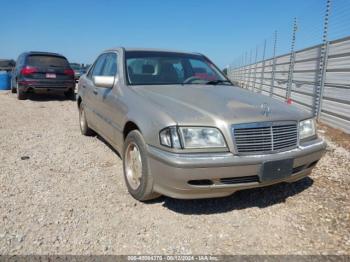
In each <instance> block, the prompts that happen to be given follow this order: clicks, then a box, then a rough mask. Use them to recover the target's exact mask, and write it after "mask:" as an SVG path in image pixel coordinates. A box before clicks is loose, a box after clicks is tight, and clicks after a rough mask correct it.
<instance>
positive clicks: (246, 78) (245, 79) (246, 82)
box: [244, 51, 248, 88]
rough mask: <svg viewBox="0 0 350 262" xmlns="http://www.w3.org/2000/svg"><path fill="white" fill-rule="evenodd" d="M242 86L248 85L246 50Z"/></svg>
mask: <svg viewBox="0 0 350 262" xmlns="http://www.w3.org/2000/svg"><path fill="white" fill-rule="evenodd" d="M244 62H245V63H244V87H245V88H247V86H248V68H247V65H248V52H247V51H246V52H245V59H244Z"/></svg>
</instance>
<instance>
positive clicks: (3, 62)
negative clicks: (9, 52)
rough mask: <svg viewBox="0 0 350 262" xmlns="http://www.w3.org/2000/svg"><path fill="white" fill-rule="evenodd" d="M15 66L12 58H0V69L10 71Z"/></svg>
mask: <svg viewBox="0 0 350 262" xmlns="http://www.w3.org/2000/svg"><path fill="white" fill-rule="evenodd" d="M15 66H16V62H15V61H14V60H12V59H0V71H6V72H11V71H12V70H13V68H14V67H15Z"/></svg>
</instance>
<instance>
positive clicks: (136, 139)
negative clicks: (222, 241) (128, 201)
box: [123, 130, 160, 201]
mask: <svg viewBox="0 0 350 262" xmlns="http://www.w3.org/2000/svg"><path fill="white" fill-rule="evenodd" d="M123 169H124V178H125V183H126V186H127V188H128V191H129V193H130V194H131V195H132V196H133V197H134V198H135V199H136V200H139V201H147V200H151V199H154V198H157V197H159V196H160V194H158V193H156V192H154V191H153V177H152V174H151V172H150V171H149V167H148V159H147V149H146V143H145V142H144V139H143V137H142V135H141V133H140V132H139V131H138V130H133V131H131V132H130V133H129V134H128V136H127V137H126V140H125V143H124V150H123Z"/></svg>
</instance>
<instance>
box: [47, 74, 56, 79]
mask: <svg viewBox="0 0 350 262" xmlns="http://www.w3.org/2000/svg"><path fill="white" fill-rule="evenodd" d="M46 78H56V74H53V73H46Z"/></svg>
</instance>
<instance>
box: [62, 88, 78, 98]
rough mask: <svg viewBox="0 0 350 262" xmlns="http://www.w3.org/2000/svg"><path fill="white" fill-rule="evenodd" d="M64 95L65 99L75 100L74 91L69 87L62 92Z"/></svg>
mask: <svg viewBox="0 0 350 262" xmlns="http://www.w3.org/2000/svg"><path fill="white" fill-rule="evenodd" d="M64 96H65V97H66V98H67V99H70V100H75V92H74V90H72V89H70V90H69V91H67V92H64Z"/></svg>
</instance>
